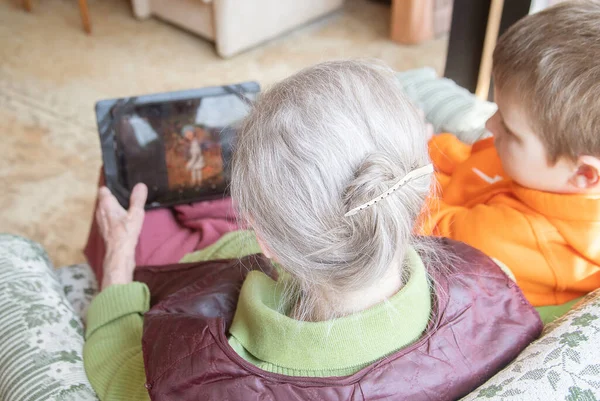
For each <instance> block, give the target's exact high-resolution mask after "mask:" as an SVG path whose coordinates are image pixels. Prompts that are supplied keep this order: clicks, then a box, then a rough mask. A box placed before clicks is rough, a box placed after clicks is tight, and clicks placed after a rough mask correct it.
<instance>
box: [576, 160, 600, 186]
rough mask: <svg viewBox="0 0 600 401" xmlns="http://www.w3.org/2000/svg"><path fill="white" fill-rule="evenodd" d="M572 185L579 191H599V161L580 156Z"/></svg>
mask: <svg viewBox="0 0 600 401" xmlns="http://www.w3.org/2000/svg"><path fill="white" fill-rule="evenodd" d="M577 166H578V167H577V171H576V172H575V174H574V175H573V178H572V180H573V184H574V185H575V186H576V187H577V188H579V189H592V188H599V189H600V159H599V158H597V157H594V156H580V157H579V158H578V159H577Z"/></svg>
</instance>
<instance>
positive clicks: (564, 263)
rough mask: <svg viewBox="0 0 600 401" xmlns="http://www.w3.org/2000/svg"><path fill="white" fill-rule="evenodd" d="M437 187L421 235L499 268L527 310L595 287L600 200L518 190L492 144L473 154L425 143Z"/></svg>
mask: <svg viewBox="0 0 600 401" xmlns="http://www.w3.org/2000/svg"><path fill="white" fill-rule="evenodd" d="M429 152H430V156H431V159H432V162H433V164H434V166H435V168H436V177H437V179H438V182H439V185H440V186H441V191H442V192H441V196H440V198H439V199H432V201H431V202H432V204H431V207H430V208H429V210H428V213H430V214H429V215H428V216H426V218H425V220H424V231H425V234H433V235H439V236H444V237H448V238H452V239H455V240H459V241H462V242H465V243H467V244H469V245H471V246H473V247H475V248H478V249H480V250H481V251H483V252H484V253H486V254H487V255H488V256H491V257H493V258H495V259H497V260H499V261H500V262H502V263H504V264H505V265H506V266H508V268H509V269H510V270H511V271H512V272H513V273H514V275H515V277H516V279H517V284H518V285H519V286H520V287H521V289H522V290H523V292H524V293H525V296H526V297H527V299H528V300H529V301H530V302H531V303H532V304H533V305H534V306H544V305H558V304H563V303H565V302H567V301H570V300H572V299H575V298H578V297H580V296H582V295H584V294H586V293H588V292H590V291H592V290H594V289H596V288H599V287H600V196H599V195H567V194H555V193H548V192H541V191H536V190H532V189H528V188H524V187H522V186H520V185H518V184H516V183H515V182H513V181H512V180H511V179H510V178H509V177H507V176H506V174H505V173H504V171H503V169H502V164H501V162H500V158H499V157H498V154H497V153H496V148H495V147H494V143H493V139H492V138H489V139H485V140H482V141H479V142H477V143H475V144H474V145H473V146H472V147H471V146H469V145H466V144H464V143H462V142H460V141H459V140H458V139H457V138H456V137H455V136H453V135H450V134H441V135H437V136H435V137H433V138H432V139H431V141H430V142H429Z"/></svg>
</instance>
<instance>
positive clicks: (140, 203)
mask: <svg viewBox="0 0 600 401" xmlns="http://www.w3.org/2000/svg"><path fill="white" fill-rule="evenodd" d="M146 199H148V187H147V186H146V184H143V183H139V184H136V186H135V187H133V191H131V197H130V199H129V210H130V211H131V209H133V208H138V209H142V210H143V209H144V206H145V205H146Z"/></svg>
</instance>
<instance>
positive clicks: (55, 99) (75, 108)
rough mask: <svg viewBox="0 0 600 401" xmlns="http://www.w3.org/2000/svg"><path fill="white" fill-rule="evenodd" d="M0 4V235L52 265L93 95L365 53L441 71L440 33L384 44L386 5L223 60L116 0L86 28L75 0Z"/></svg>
mask: <svg viewBox="0 0 600 401" xmlns="http://www.w3.org/2000/svg"><path fill="white" fill-rule="evenodd" d="M19 3H20V1H18V0H0V138H2V142H1V145H0V183H1V187H0V232H10V233H15V234H21V235H25V236H27V237H29V238H32V239H34V240H36V241H39V242H40V243H42V244H43V245H44V246H45V247H46V248H47V250H48V253H49V254H50V257H51V259H52V260H53V262H54V263H55V265H57V266H59V265H63V264H71V263H76V262H80V261H83V254H82V252H81V250H82V248H83V245H84V244H85V240H86V236H87V233H88V229H89V224H90V219H91V214H92V209H93V203H94V198H95V191H96V182H97V178H98V171H99V168H100V151H99V144H98V139H97V132H96V126H95V118H94V112H93V110H94V103H95V102H96V101H97V100H99V99H104V98H110V97H118V96H127V95H135V94H142V93H151V92H157V91H168V90H176V89H185V88H194V87H201V86H206V85H214V84H222V83H232V82H239V81H243V80H257V81H259V82H260V83H261V84H262V85H263V87H264V86H265V85H268V84H269V83H272V82H274V81H276V80H278V79H281V78H283V77H286V76H288V75H289V74H291V73H293V72H295V71H297V70H298V69H300V68H302V67H305V66H308V65H311V64H314V63H316V62H319V61H323V60H326V59H336V58H352V57H377V58H381V59H383V60H384V61H386V62H387V63H388V64H390V65H391V66H392V67H394V68H395V69H397V70H405V69H409V68H415V67H420V66H425V65H429V66H433V67H434V68H436V69H437V70H438V71H441V70H442V68H443V63H444V59H445V49H446V40H444V39H438V40H435V41H432V42H429V43H426V44H423V45H420V46H414V47H402V46H399V45H396V44H394V43H393V42H391V41H389V40H388V38H387V36H388V29H389V28H388V27H389V6H388V5H385V4H382V3H377V2H371V1H368V0H348V2H347V4H346V6H345V8H344V9H343V10H342V11H340V12H338V13H335V14H333V15H331V16H329V17H327V18H325V19H322V20H320V21H318V22H316V23H313V24H310V25H308V26H305V27H303V28H301V29H298V30H296V31H294V32H292V33H290V34H288V35H285V36H283V37H281V38H279V39H277V40H274V41H272V42H269V43H267V44H265V45H263V46H260V47H258V48H256V49H253V50H251V51H249V52H247V53H244V54H242V55H239V56H237V57H234V58H232V59H229V60H223V59H220V58H218V57H217V56H216V54H215V52H214V50H213V47H212V45H211V44H210V43H209V42H206V41H204V40H202V39H200V38H198V37H196V36H193V35H191V34H188V33H186V32H184V31H181V30H179V29H178V28H176V27H173V26H171V25H168V24H166V23H164V22H161V21H159V20H154V19H151V20H148V21H143V22H140V21H137V20H135V19H134V18H133V17H132V16H131V11H130V8H129V4H128V2H127V1H125V0H90V1H89V3H90V10H91V15H92V23H93V34H92V36H86V35H85V34H84V33H83V31H82V29H81V26H80V19H79V11H78V8H77V2H76V1H75V0H34V1H33V4H34V13H33V14H28V13H26V12H24V11H23V10H22V9H21V8H20V7H19Z"/></svg>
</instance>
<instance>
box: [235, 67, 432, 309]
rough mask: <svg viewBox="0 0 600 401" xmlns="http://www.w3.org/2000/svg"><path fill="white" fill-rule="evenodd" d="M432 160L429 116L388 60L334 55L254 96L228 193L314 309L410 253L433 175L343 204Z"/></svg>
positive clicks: (379, 189)
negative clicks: (411, 97)
mask: <svg viewBox="0 0 600 401" xmlns="http://www.w3.org/2000/svg"><path fill="white" fill-rule="evenodd" d="M429 162H430V161H429V156H428V150H427V141H426V134H425V125H424V122H423V120H422V118H421V117H420V116H419V114H418V113H417V111H416V110H415V108H414V107H413V106H412V105H411V103H410V102H409V100H408V98H407V97H406V96H405V95H404V94H403V92H402V90H401V88H400V86H399V84H398V82H397V80H396V78H395V75H394V73H393V71H392V70H391V69H390V68H388V67H386V66H384V65H382V64H380V63H376V62H373V61H333V62H326V63H322V64H318V65H315V66H313V67H310V68H306V69H304V70H302V71H300V72H298V73H297V74H295V75H293V76H291V77H289V78H287V79H285V80H283V81H282V82H279V83H278V84H276V85H274V86H273V87H272V88H271V89H270V90H268V91H266V92H264V93H263V94H262V95H261V96H260V98H259V99H258V100H257V102H256V104H255V105H254V107H253V110H252V111H251V112H250V114H249V115H248V116H247V118H246V119H245V120H244V121H243V122H242V124H241V127H240V130H239V137H238V139H237V146H236V150H235V152H234V157H233V163H232V180H231V182H232V185H231V192H232V196H233V198H234V200H235V201H236V204H237V207H238V209H239V212H240V216H242V217H243V218H245V219H247V220H248V221H249V222H250V223H251V225H252V226H253V228H254V230H255V232H256V233H257V235H258V236H259V237H260V238H261V239H262V240H263V241H264V242H265V244H266V245H267V246H268V247H269V249H271V250H272V251H273V253H274V255H275V256H276V260H277V262H279V263H280V264H281V266H282V268H283V269H284V270H285V271H286V272H287V273H289V276H290V277H289V278H290V280H291V283H292V285H291V287H293V288H294V294H295V296H300V297H302V302H301V303H302V305H304V308H305V309H306V310H304V311H303V314H304V315H309V314H310V308H313V307H315V305H318V303H319V300H321V299H323V297H322V295H323V294H326V293H327V292H332V291H336V292H340V293H344V292H347V291H355V290H357V289H359V288H361V287H364V286H368V285H370V284H372V283H374V282H375V281H377V280H378V279H381V278H382V277H383V275H384V274H385V273H386V271H387V270H388V268H389V266H390V264H391V263H392V262H393V260H394V258H398V259H397V260H404V255H405V251H406V248H407V246H409V245H411V244H412V245H415V242H416V241H418V239H417V238H416V237H414V236H413V232H414V229H415V224H416V221H417V219H418V216H419V214H420V213H421V211H422V209H423V206H424V203H425V199H426V198H427V196H428V195H429V194H430V189H431V185H432V179H433V177H431V176H425V177H422V178H418V179H416V180H413V181H411V182H409V183H408V184H407V185H405V186H404V187H402V188H400V189H399V190H398V191H396V192H395V193H394V194H393V195H392V196H390V197H388V198H386V199H384V200H382V201H381V202H379V203H377V204H376V205H374V206H372V207H370V208H367V209H365V210H363V211H361V212H360V213H358V214H356V215H354V216H351V217H344V214H345V213H346V212H348V211H349V210H351V209H352V208H354V207H357V206H359V205H361V204H363V203H365V202H367V201H369V200H371V199H373V198H375V197H376V196H377V195H380V194H381V193H382V192H384V191H386V190H387V189H389V188H390V187H391V186H392V185H394V184H395V183H396V182H397V181H398V180H400V179H401V178H402V177H403V176H404V175H406V174H407V173H408V172H410V171H411V170H413V169H415V168H418V167H421V166H424V165H426V164H427V163H429ZM400 270H402V269H400ZM331 313H332V316H331V317H335V310H332V312H331Z"/></svg>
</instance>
